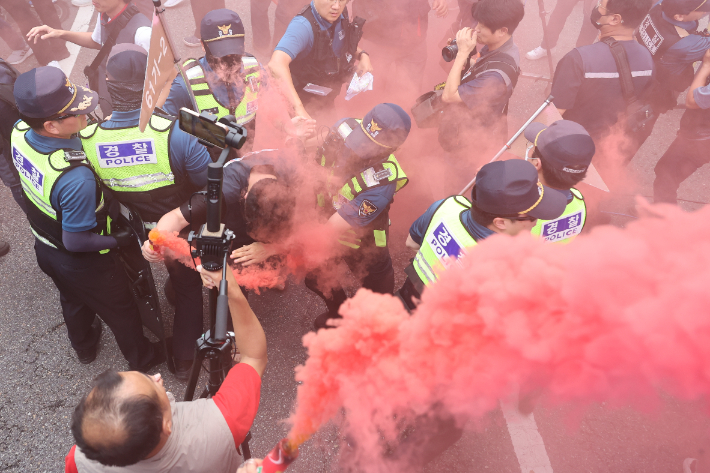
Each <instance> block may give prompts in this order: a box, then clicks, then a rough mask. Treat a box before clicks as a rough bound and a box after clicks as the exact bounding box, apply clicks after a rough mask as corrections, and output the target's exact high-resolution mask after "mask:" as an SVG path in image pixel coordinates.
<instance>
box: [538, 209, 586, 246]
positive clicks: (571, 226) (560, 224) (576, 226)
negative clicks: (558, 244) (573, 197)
mask: <svg viewBox="0 0 710 473" xmlns="http://www.w3.org/2000/svg"><path fill="white" fill-rule="evenodd" d="M581 232H582V211H581V210H580V211H579V212H575V213H573V214H570V215H565V216H563V217H560V218H557V219H555V220H550V221H549V222H545V223H543V224H542V230H541V232H540V236H541V237H542V238H543V239H544V240H545V241H550V242H552V241H560V240H566V239H567V238H572V237H573V236H575V235H579V234H580V233H581Z"/></svg>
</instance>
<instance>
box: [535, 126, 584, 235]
mask: <svg viewBox="0 0 710 473" xmlns="http://www.w3.org/2000/svg"><path fill="white" fill-rule="evenodd" d="M525 138H526V139H527V140H528V142H530V143H531V147H529V148H528V150H527V152H526V155H525V160H526V161H530V162H531V163H532V165H533V166H535V168H536V169H537V172H538V178H539V179H540V182H541V183H542V184H543V185H545V186H547V187H550V188H552V189H555V190H557V191H560V192H562V193H563V194H564V195H565V197H566V199H567V207H565V211H564V212H562V215H560V216H559V217H557V218H555V219H553V220H543V219H538V221H537V223H536V224H535V226H534V227H533V229H532V234H533V235H538V236H542V238H544V239H545V241H556V242H563V243H569V242H571V241H572V240H573V239H574V237H575V236H577V235H578V234H579V233H580V232H581V231H582V229H583V228H584V224H585V222H586V220H587V208H586V206H585V204H584V197H583V196H582V193H581V192H580V191H579V190H577V189H575V188H574V186H575V185H577V184H578V183H580V182H581V181H582V180H583V179H584V178H585V176H586V175H587V169H589V165H590V164H591V163H592V158H593V157H594V151H595V148H594V141H593V140H592V137H591V136H589V133H587V130H585V129H584V127H583V126H582V125H580V124H578V123H575V122H572V121H569V120H558V121H556V122H554V123H552V124H551V125H550V126H546V125H543V124H542V123H537V122H533V123H531V124H530V125H528V127H527V128H526V129H525Z"/></svg>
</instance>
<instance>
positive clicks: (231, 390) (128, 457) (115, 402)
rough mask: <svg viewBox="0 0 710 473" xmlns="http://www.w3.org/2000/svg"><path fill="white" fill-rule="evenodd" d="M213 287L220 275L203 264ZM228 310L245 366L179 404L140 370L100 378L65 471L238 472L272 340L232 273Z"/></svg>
mask: <svg viewBox="0 0 710 473" xmlns="http://www.w3.org/2000/svg"><path fill="white" fill-rule="evenodd" d="M198 269H199V270H200V274H201V276H202V281H203V283H204V285H205V286H206V287H210V288H211V287H215V286H218V285H219V282H220V280H221V272H209V271H206V270H204V269H203V268H201V267H198ZM227 281H228V283H229V294H228V296H229V310H230V313H231V315H232V322H233V324H234V328H235V331H234V332H235V335H234V339H235V342H236V345H237V347H238V348H239V351H240V352H241V362H240V363H239V364H237V365H236V366H234V367H233V368H232V369H231V370H230V371H229V374H228V375H227V377H226V379H225V380H224V383H223V384H222V386H221V387H220V389H219V391H218V392H217V394H216V395H215V396H214V397H213V398H211V399H198V400H195V401H191V402H175V398H174V397H173V395H172V394H170V393H167V392H166V391H165V388H164V387H163V381H162V379H161V377H160V374H156V375H153V376H147V375H144V374H141V373H137V372H135V371H128V372H120V373H118V372H116V371H113V370H109V371H106V372H104V373H102V374H100V375H99V376H98V377H97V378H96V379H95V380H94V382H93V386H92V389H91V391H90V392H89V394H88V395H87V396H86V397H84V398H83V399H82V400H81V402H80V403H79V405H78V406H77V407H76V409H75V410H74V415H73V416H72V426H71V429H72V433H73V434H74V439H75V440H76V446H75V447H72V449H71V450H70V451H69V454H68V455H67V457H66V463H65V465H66V467H65V472H67V473H69V472H73V473H99V472H106V471H112V472H119V471H123V472H132V471H133V472H138V471H140V472H151V471H154V472H162V471H170V472H173V473H181V472H184V473H187V472H194V471H209V472H212V473H217V472H224V473H234V472H235V471H236V470H237V467H238V466H239V463H240V462H241V458H240V454H239V451H238V450H237V446H238V445H240V444H241V443H242V442H243V441H244V438H245V436H246V434H247V432H249V429H250V428H251V424H252V422H253V421H254V417H256V413H257V410H258V408H259V397H260V393H261V375H262V374H263V372H264V369H265V368H266V361H267V357H266V336H265V335H264V330H263V328H262V327H261V324H260V323H259V320H258V319H257V317H256V315H254V312H253V311H252V309H251V307H249V303H248V302H247V299H246V297H245V296H244V294H243V293H242V291H241V290H240V288H239V285H238V284H237V282H236V280H235V279H234V275H233V273H232V272H231V271H227Z"/></svg>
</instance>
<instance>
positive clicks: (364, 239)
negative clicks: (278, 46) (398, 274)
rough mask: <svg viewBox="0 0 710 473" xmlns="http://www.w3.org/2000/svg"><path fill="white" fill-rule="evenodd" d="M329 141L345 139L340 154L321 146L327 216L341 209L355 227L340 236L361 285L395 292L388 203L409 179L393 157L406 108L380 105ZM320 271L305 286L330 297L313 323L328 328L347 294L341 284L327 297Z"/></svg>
mask: <svg viewBox="0 0 710 473" xmlns="http://www.w3.org/2000/svg"><path fill="white" fill-rule="evenodd" d="M333 129H334V130H335V131H333V132H331V135H332V137H331V136H329V140H340V142H341V143H342V146H341V147H340V149H339V151H338V152H337V155H336V156H330V155H329V153H328V152H327V151H326V149H325V148H323V149H322V150H321V157H320V164H321V165H323V166H324V167H326V168H331V169H332V174H331V176H330V178H329V179H328V181H327V182H326V183H325V184H324V186H323V193H321V194H319V195H318V205H319V206H320V207H321V209H322V211H323V213H324V215H325V216H326V217H328V218H331V217H332V216H333V215H334V214H336V213H337V214H338V215H339V216H340V217H341V218H342V219H343V220H345V222H347V223H348V224H349V225H350V228H349V229H348V230H347V231H346V232H345V233H343V234H342V235H340V237H339V239H338V241H339V243H340V244H342V245H344V246H345V247H347V249H346V250H345V251H344V253H343V260H344V261H345V263H346V264H347V265H348V267H349V268H350V269H351V271H352V272H353V273H354V274H355V276H356V277H358V278H360V279H361V280H362V286H363V287H364V288H367V289H370V290H372V291H374V292H379V293H382V294H391V293H392V292H393V291H394V270H393V268H392V258H391V257H390V253H389V247H388V237H389V224H390V221H389V208H390V205H391V204H392V201H393V200H394V195H395V193H396V192H398V191H399V190H401V189H402V188H403V187H404V186H405V185H406V184H407V182H408V178H407V176H406V175H405V173H404V171H403V170H402V168H401V166H400V165H399V163H398V162H397V159H396V158H395V156H394V154H393V153H394V151H395V149H396V148H398V147H399V146H401V145H402V144H403V143H404V141H405V140H406V138H407V136H408V134H409V130H410V129H411V120H410V118H409V116H408V115H407V113H406V112H405V111H404V110H402V108H401V107H399V106H398V105H394V104H388V103H385V104H380V105H377V106H376V107H375V108H374V109H373V110H371V111H370V112H368V113H367V115H365V118H363V119H362V120H355V119H351V118H350V119H344V120H340V121H339V122H338V123H336V124H335V126H334V127H333ZM318 276H319V272H314V273H313V274H311V275H309V277H307V278H306V287H308V288H309V289H311V290H312V291H313V292H315V293H316V294H318V295H319V296H320V297H322V298H323V299H324V300H325V303H326V307H327V309H328V310H327V312H325V313H323V314H321V315H319V316H318V317H317V318H316V320H315V322H314V326H315V328H316V330H317V329H319V328H324V327H326V325H327V321H328V319H333V318H337V317H339V315H338V309H339V308H340V305H341V304H342V303H343V302H345V299H347V296H346V294H345V291H344V290H343V289H342V288H341V287H339V286H338V287H334V288H329V289H332V290H331V291H330V292H329V295H328V296H326V295H325V292H324V291H323V290H322V288H321V286H320V284H319V280H318V279H319V278H318Z"/></svg>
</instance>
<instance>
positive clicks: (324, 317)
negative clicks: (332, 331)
mask: <svg viewBox="0 0 710 473" xmlns="http://www.w3.org/2000/svg"><path fill="white" fill-rule="evenodd" d="M342 318H343V317H342V316H340V315H337V314H336V315H333V314H331V313H330V312H323V313H322V314H320V315H319V316H318V317H316V320H314V321H313V327H314V328H315V329H316V332H317V331H318V330H319V329H322V328H335V327H334V326H333V325H328V324H329V323H330V322H332V321H333V320H335V319H342Z"/></svg>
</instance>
